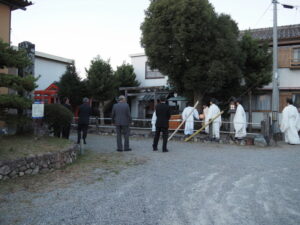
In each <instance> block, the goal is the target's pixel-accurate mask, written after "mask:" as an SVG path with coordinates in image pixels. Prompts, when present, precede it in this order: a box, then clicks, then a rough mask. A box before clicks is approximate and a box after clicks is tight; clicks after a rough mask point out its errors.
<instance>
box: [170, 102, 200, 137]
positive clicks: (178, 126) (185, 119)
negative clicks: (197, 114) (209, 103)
mask: <svg viewBox="0 0 300 225" xmlns="http://www.w3.org/2000/svg"><path fill="white" fill-rule="evenodd" d="M198 104H199V101H197V102H196V103H195V105H194V108H193V110H192V111H191V112H190V113H189V115H188V116H187V117H186V118H185V119H184V120H183V121H182V122H181V124H180V125H179V126H178V127H177V128H176V130H175V131H174V132H173V134H172V135H171V136H170V137H169V139H168V141H170V140H171V139H172V137H173V136H174V135H175V134H176V133H177V131H178V130H179V129H180V127H181V126H182V125H183V124H184V122H185V121H186V120H187V118H189V117H190V115H191V114H192V113H193V112H194V110H195V108H196V107H197V105H198Z"/></svg>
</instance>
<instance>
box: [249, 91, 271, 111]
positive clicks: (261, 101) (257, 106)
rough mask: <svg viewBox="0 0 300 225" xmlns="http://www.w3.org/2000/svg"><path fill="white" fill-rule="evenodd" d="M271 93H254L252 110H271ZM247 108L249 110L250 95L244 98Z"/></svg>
mask: <svg viewBox="0 0 300 225" xmlns="http://www.w3.org/2000/svg"><path fill="white" fill-rule="evenodd" d="M271 99H272V97H271V95H266V94H265V95H254V96H252V111H269V110H271ZM243 106H244V108H245V110H249V99H248V97H244V98H243Z"/></svg>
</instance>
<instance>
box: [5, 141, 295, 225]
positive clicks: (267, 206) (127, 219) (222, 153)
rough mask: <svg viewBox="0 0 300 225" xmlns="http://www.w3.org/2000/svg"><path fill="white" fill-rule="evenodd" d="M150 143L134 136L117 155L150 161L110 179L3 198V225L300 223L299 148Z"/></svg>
mask: <svg viewBox="0 0 300 225" xmlns="http://www.w3.org/2000/svg"><path fill="white" fill-rule="evenodd" d="M151 144H152V140H151V139H137V138H132V139H131V147H132V149H133V151H132V152H126V153H118V154H124V155H125V154H126V157H128V158H141V159H147V160H146V161H145V163H143V164H141V165H136V166H131V167H128V168H124V169H123V170H122V171H121V172H120V173H119V174H114V175H112V174H108V175H106V176H105V177H104V179H103V180H99V181H95V182H92V183H85V182H84V181H83V180H80V179H79V180H77V181H76V182H73V183H71V184H70V185H68V186H67V187H60V186H59V185H57V187H56V188H55V189H54V190H51V191H49V190H48V191H47V190H46V189H45V190H44V191H43V190H41V191H39V192H30V191H24V190H23V191H17V192H12V193H8V194H6V195H5V196H2V198H0V199H1V200H2V201H1V202H0V224H1V225H12V224H24V225H25V224H26V225H27V224H28V225H34V224H39V225H43V224H51V225H52V224H53V225H54V224H55V225H65V224H66V225H71V224H72V225H93V224H95V225H96V224H104V225H109V224H112V225H127V224H128V225H135V224H136V225H144V224H149V225H150V224H151V225H152V224H164V225H167V224H170V225H181V224H182V225H185V224H191V225H198V224H199V225H202V224H203V225H244V224H245V225H246V224H247V225H252V224H253V225H257V224H259V225H264V224H266V225H290V224H293V225H296V224H300V172H299V171H300V148H299V146H290V145H285V144H281V146H279V147H272V148H271V147H270V148H257V147H253V146H252V147H249V146H232V145H220V144H204V143H183V142H175V141H172V142H170V143H169V146H168V147H169V150H170V152H169V153H162V152H161V151H160V152H153V151H152V150H151ZM160 144H161V143H160ZM115 145H116V144H115V137H112V136H97V135H89V136H88V145H87V147H88V148H90V149H92V150H93V151H98V152H103V153H110V152H114V151H115ZM93 173H97V169H96V170H94V171H93ZM52 185H53V184H52Z"/></svg>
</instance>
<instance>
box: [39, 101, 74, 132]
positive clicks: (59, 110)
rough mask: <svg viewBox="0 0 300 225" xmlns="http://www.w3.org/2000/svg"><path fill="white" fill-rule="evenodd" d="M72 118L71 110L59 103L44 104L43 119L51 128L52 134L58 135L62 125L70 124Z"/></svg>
mask: <svg viewBox="0 0 300 225" xmlns="http://www.w3.org/2000/svg"><path fill="white" fill-rule="evenodd" d="M72 118H73V114H72V112H71V111H70V110H69V109H67V108H66V107H64V106H63V105H60V104H46V105H45V115H44V121H45V122H46V123H47V124H48V125H49V129H51V130H53V132H54V136H56V137H60V133H61V131H62V128H63V127H67V126H69V125H70V123H71V121H72Z"/></svg>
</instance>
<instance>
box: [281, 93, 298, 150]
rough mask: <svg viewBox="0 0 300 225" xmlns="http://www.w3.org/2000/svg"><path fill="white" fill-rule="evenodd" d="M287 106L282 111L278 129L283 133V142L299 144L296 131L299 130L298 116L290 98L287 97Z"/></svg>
mask: <svg viewBox="0 0 300 225" xmlns="http://www.w3.org/2000/svg"><path fill="white" fill-rule="evenodd" d="M286 102H287V106H286V107H284V109H283V111H282V120H281V124H280V130H281V132H283V133H284V139H285V142H286V143H288V144H292V145H296V144H300V139H299V134H298V131H299V130H300V121H299V120H300V118H299V112H298V110H297V108H296V107H295V106H294V105H293V101H292V99H289V98H288V99H287V100H286Z"/></svg>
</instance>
